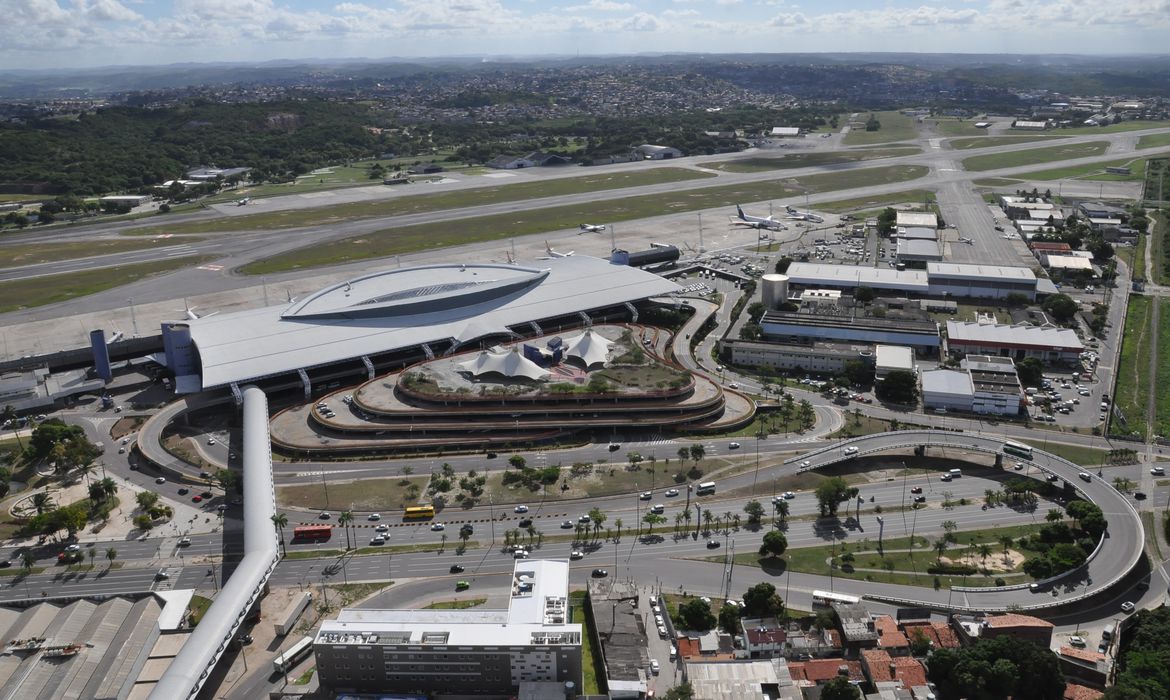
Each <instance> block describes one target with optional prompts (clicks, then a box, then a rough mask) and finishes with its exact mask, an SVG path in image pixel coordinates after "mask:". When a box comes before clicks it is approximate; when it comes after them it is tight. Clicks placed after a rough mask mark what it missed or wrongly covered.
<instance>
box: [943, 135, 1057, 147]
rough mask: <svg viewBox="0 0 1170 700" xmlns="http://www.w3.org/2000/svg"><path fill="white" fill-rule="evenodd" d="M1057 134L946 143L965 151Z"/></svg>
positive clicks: (1039, 138) (1047, 139)
mask: <svg viewBox="0 0 1170 700" xmlns="http://www.w3.org/2000/svg"><path fill="white" fill-rule="evenodd" d="M1055 138H1060V137H1059V136H1041V135H1039V134H1034V135H1024V134H1021V135H1019V136H984V137H981V138H967V139H952V140H951V141H949V142H948V143H949V144H950V146H951V148H955V149H958V150H960V151H966V150H969V149H972V148H991V147H993V146H1010V145H1011V144H1013V143H1027V142H1029V141H1051V140H1052V139H1055Z"/></svg>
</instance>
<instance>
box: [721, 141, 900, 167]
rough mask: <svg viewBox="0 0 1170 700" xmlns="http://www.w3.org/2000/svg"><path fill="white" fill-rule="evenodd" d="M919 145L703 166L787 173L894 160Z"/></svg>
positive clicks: (728, 161)
mask: <svg viewBox="0 0 1170 700" xmlns="http://www.w3.org/2000/svg"><path fill="white" fill-rule="evenodd" d="M921 152H922V149H921V148H918V147H917V146H900V147H898V148H873V149H865V150H858V151H836V152H828V153H788V154H785V155H780V156H776V157H762V156H757V157H755V158H741V159H739V160H721V161H715V162H711V163H704V164H703V167H704V168H711V169H712V170H722V171H725V172H729V173H758V172H764V171H768V170H784V169H789V168H807V167H811V166H815V165H834V164H837V163H855V162H857V161H863V160H874V159H876V158H894V157H897V156H910V155H914V154H916V153H921Z"/></svg>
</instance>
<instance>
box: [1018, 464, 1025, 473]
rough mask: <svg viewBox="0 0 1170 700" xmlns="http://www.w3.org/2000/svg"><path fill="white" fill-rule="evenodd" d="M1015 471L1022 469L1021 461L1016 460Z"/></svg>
mask: <svg viewBox="0 0 1170 700" xmlns="http://www.w3.org/2000/svg"><path fill="white" fill-rule="evenodd" d="M1016 471H1018V472H1022V471H1024V463H1023V462H1016Z"/></svg>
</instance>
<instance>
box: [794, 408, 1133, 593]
mask: <svg viewBox="0 0 1170 700" xmlns="http://www.w3.org/2000/svg"><path fill="white" fill-rule="evenodd" d="M1003 444H1004V440H1003V439H1001V438H995V437H982V436H978V435H971V434H968V433H956V432H945V431H933V430H899V431H894V432H888V433H878V434H875V435H867V436H864V437H859V438H853V439H851V440H845V441H842V442H839V443H835V444H833V445H831V446H828V447H822V448H819V449H816V450H813V451H812V452H807V453H805V454H803V455H800V456H798V457H793V458H791V459H787V460H785V462H784V463H785V464H798V465H799V466H798V471H809V470H814V469H821V468H824V467H827V466H830V465H833V464H839V463H841V462H846V461H849V460H855V459H860V458H862V457H865V456H867V455H876V454H879V453H885V452H889V451H890V450H899V449H912V448H915V447H919V446H923V447H926V448H928V449H930V448H942V449H948V448H949V449H952V450H962V451H969V452H983V453H987V454H996V455H1002V454H1003ZM1008 458H1009V459H1011V460H1012V461H1013V462H1014V461H1016V460H1017V459H1019V458H1017V457H1011V456H1009V457H1008ZM1027 461H1029V462H1030V463H1031V465H1032V466H1033V467H1036V468H1037V469H1039V470H1040V471H1041V472H1043V473H1045V474H1051V475H1055V476H1057V477H1059V478H1061V479H1063V480H1064V481H1065V482H1066V483H1067V484H1069V485H1071V486H1072V487H1073V488H1075V489H1076V491H1077V492H1078V493H1079V494H1080V495H1081V496H1082V497H1083V498H1085V499H1086V500H1088V501H1091V502H1092V503H1095V504H1096V505H1097V506H1098V507H1100V508H1101V511H1102V512H1103V513H1104V515H1105V520H1106V523H1107V527H1106V530H1105V535H1104V536H1103V537H1102V539H1101V541H1100V542H1099V543H1098V544H1097V548H1096V549H1095V550H1094V551H1093V553H1092V554H1090V555H1089V558H1088V560H1087V561H1086V562H1085V563H1084V564H1083V565H1082V566H1080V567H1078V568H1076V569H1073V570H1072V571H1069V572H1066V573H1064V574H1061V575H1059V576H1056V577H1053V578H1052V579H1049V580H1047V581H1043V582H1040V583H1039V585H1038V586H1036V587H1032V586H1031V585H1029V584H1020V585H1015V586H1000V587H994V588H961V589H960V588H958V587H956V588H954V589H953V590H955V591H960V590H961V591H963V593H964V595H963V598H964V600H963V602H961V603H959V604H955V605H950V604H949V603H948V605H946V606H940V605H939V603H938V602H936V601H929V600H922V599H919V598H916V597H915V596H914V593H913V592H912V589H909V588H908V589H907V594H906V596H905V597H900V596H890V595H880V596H871V597H874V598H875V599H880V600H884V601H887V602H891V603H897V604H901V605H907V606H917V607H929V608H939V607H944V608H949V609H953V610H963V611H970V612H978V611H1006V610H1008V609H1023V610H1039V609H1045V608H1055V607H1060V606H1065V605H1068V604H1069V603H1072V602H1077V601H1080V600H1085V599H1087V598H1091V597H1093V596H1095V595H1097V594H1098V593H1101V592H1102V591H1105V590H1107V589H1109V588H1110V587H1112V586H1113V585H1114V584H1116V583H1118V582H1119V581H1120V580H1121V579H1122V578H1124V577H1125V576H1126V575H1127V574H1128V573H1129V572H1130V570H1131V569H1133V567H1134V566H1136V565H1137V563H1138V561H1139V560H1140V559H1141V556H1142V550H1143V548H1144V544H1145V538H1144V530H1143V527H1142V521H1141V518H1140V516H1139V515H1138V512H1137V509H1135V508H1134V507H1133V504H1132V503H1130V501H1129V498H1127V497H1126V496H1125V494H1123V493H1121V492H1120V491H1118V490H1117V489H1115V488H1113V486H1112V485H1110V484H1108V483H1107V482H1105V481H1104V480H1102V479H1099V478H1097V477H1096V476H1094V475H1092V474H1088V472H1085V470H1084V469H1083V468H1081V467H1080V466H1077V465H1076V464H1073V463H1072V462H1070V461H1068V460H1067V459H1064V458H1062V457H1058V456H1056V455H1054V454H1052V453H1050V452H1045V451H1043V450H1040V449H1036V448H1033V449H1032V459H1031V460H1027ZM1081 474H1088V476H1089V480H1088V481H1086V480H1084V479H1082V478H1081ZM1069 580H1078V581H1081V580H1083V581H1084V582H1085V585H1084V586H1083V587H1081V588H1079V589H1077V590H1076V592H1074V593H1073V595H1072V596H1071V597H1069V596H1065V597H1053V596H1051V595H1050V593H1051V591H1052V590H1053V588H1052V587H1053V586H1054V585H1056V584H1058V583H1060V582H1062V581H1069Z"/></svg>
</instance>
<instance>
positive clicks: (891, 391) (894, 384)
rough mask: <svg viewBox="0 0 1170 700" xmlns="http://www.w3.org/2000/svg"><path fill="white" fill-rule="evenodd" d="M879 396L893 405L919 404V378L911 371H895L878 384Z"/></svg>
mask: <svg viewBox="0 0 1170 700" xmlns="http://www.w3.org/2000/svg"><path fill="white" fill-rule="evenodd" d="M877 395H878V398H881V399H882V400H884V401H892V402H893V403H901V404H915V403H918V377H917V376H916V375H915V374H914V373H913V372H911V371H909V370H904V369H896V370H893V371H891V372H890V373H889V374H887V375H886V376H885V378H884V379H882V380H881V381H880V382H878V384H877Z"/></svg>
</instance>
